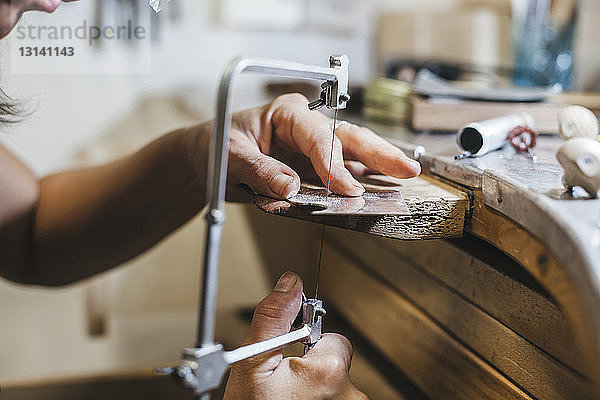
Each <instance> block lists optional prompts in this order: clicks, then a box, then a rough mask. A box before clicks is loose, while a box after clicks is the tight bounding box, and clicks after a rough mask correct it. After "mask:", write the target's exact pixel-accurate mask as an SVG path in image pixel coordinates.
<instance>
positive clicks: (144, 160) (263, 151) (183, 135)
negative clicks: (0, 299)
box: [0, 95, 420, 285]
mask: <svg viewBox="0 0 600 400" xmlns="http://www.w3.org/2000/svg"><path fill="white" fill-rule="evenodd" d="M307 103H308V100H307V99H306V98H304V97H302V96H300V95H285V96H281V97H279V98H278V99H276V100H275V101H274V102H272V103H270V104H267V105H266V106H264V107H259V108H255V109H252V110H247V111H243V112H240V113H238V114H236V115H235V116H234V118H233V123H232V129H231V142H230V143H231V145H230V158H229V174H228V186H229V188H230V189H233V188H235V187H238V186H240V185H246V186H249V187H250V188H251V189H253V190H254V191H255V192H258V193H260V194H263V195H265V196H270V197H274V198H288V197H290V196H293V195H294V194H296V193H297V191H298V189H299V187H300V177H299V176H298V174H297V173H296V170H294V168H292V167H293V165H292V166H290V165H288V164H285V163H284V162H282V161H279V160H277V159H276V158H274V156H275V154H277V155H278V156H279V157H280V158H281V159H286V158H287V156H289V155H293V154H295V155H300V156H301V157H300V158H301V161H302V164H309V165H312V167H313V168H314V170H315V171H316V173H317V175H318V176H319V177H320V178H321V180H322V181H324V182H326V181H327V166H328V161H329V150H328V149H329V146H330V144H331V136H330V135H331V131H330V128H329V119H328V118H326V117H325V116H324V115H323V114H321V113H318V112H310V111H309V110H308V108H307V107H306V104H307ZM210 129H211V124H210V123H205V124H201V125H198V126H195V127H191V128H187V129H182V130H178V131H175V132H172V133H170V134H167V135H165V136H163V137H162V138H160V139H158V140H156V141H154V142H152V143H151V144H149V145H148V146H146V147H145V148H143V149H142V150H140V151H138V152H136V153H134V154H132V155H130V156H128V157H126V158H123V159H121V160H118V161H115V162H112V163H110V164H106V165H103V166H99V167H95V168H88V169H81V170H76V171H70V172H63V173H59V174H55V175H51V176H48V177H46V178H43V179H42V180H41V181H39V182H38V180H37V179H36V178H35V177H34V176H33V174H32V173H31V172H30V171H29V170H27V168H26V167H25V166H24V165H23V164H22V163H20V162H19V161H18V160H16V159H15V158H14V157H13V156H12V155H11V154H10V153H8V152H7V151H6V150H5V149H3V148H2V147H0V275H1V276H3V277H5V278H8V279H11V280H14V281H16V282H22V283H29V284H41V285H64V284H69V283H72V282H76V281H78V280H81V279H85V278H87V277H90V276H92V275H94V274H97V273H99V272H102V271H105V270H107V269H110V268H112V267H114V266H116V265H118V264H120V263H122V262H124V261H127V260H129V259H131V258H133V257H135V256H137V255H139V254H141V253H142V252H144V251H145V250H147V249H149V248H150V247H152V246H153V245H154V244H156V243H157V242H159V241H160V240H161V239H163V238H164V237H165V236H167V235H168V234H169V233H171V232H173V231H174V230H175V229H177V228H178V227H180V226H181V225H183V224H184V223H185V222H186V221H188V220H189V219H190V218H192V217H193V216H194V215H196V214H197V213H198V212H199V211H200V210H201V209H202V207H203V205H204V197H205V193H204V192H205V181H206V164H207V153H208V144H209V140H210ZM349 159H350V160H354V161H353V162H354V163H353V164H352V167H350V166H349V165H345V164H344V162H345V160H349ZM350 170H352V172H354V173H355V174H360V173H368V172H373V171H375V172H380V173H385V174H389V175H392V176H395V177H398V178H410V177H413V176H416V175H418V174H419V172H420V166H419V164H418V163H417V162H415V161H412V160H409V159H408V158H407V157H406V156H405V155H404V153H403V152H402V151H400V150H399V149H397V148H396V147H394V146H392V145H391V144H389V143H388V142H386V141H385V140H383V139H381V138H380V137H378V136H377V135H375V134H374V133H373V132H371V131H369V130H368V129H365V128H360V127H358V126H355V125H350V124H348V125H343V126H342V127H340V129H338V131H336V140H335V145H334V151H333V163H332V178H331V190H332V191H333V192H335V193H338V194H342V195H347V196H360V195H361V194H362V193H363V192H364V188H362V186H361V185H360V183H358V181H356V180H355V179H354V178H353V177H352V174H351V172H350Z"/></svg>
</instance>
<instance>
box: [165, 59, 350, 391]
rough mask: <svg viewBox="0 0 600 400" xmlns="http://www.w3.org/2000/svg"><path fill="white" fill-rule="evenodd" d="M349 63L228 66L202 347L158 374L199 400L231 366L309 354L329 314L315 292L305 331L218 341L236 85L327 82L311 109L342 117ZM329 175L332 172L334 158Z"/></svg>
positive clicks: (212, 162) (307, 302) (216, 133)
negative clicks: (230, 344) (229, 347)
mask: <svg viewBox="0 0 600 400" xmlns="http://www.w3.org/2000/svg"><path fill="white" fill-rule="evenodd" d="M348 64H349V61H348V57H346V56H345V55H333V56H331V57H330V58H329V67H318V66H311V65H303V64H298V63H291V62H284V61H277V60H264V59H236V60H234V61H233V62H231V64H229V66H228V67H227V69H226V70H225V72H224V74H223V76H222V78H221V84H220V86H219V94H218V101H217V116H216V120H215V124H214V125H213V134H212V138H211V144H210V158H209V164H208V165H209V169H208V187H207V194H208V195H209V196H210V203H209V208H208V211H207V213H206V220H207V234H206V243H205V248H204V275H203V277H202V294H201V296H202V298H201V301H200V316H199V321H198V339H197V344H196V347H195V348H190V349H186V350H184V351H183V357H182V360H181V361H180V363H179V365H178V366H176V367H175V368H165V369H161V370H159V372H162V373H167V374H170V375H173V376H174V377H175V379H176V380H178V381H179V382H181V383H182V385H183V386H184V387H185V388H187V389H191V390H193V391H194V393H195V395H196V396H197V398H198V399H203V400H206V399H209V398H210V394H209V393H210V391H211V390H214V389H216V388H217V387H218V386H219V384H220V383H221V381H222V380H223V378H224V376H225V373H226V371H227V368H228V367H229V365H231V364H234V363H236V362H239V361H242V360H245V359H247V358H250V357H253V356H256V355H259V354H263V353H266V352H269V351H273V350H277V349H280V348H282V347H285V346H287V345H289V344H292V343H298V342H303V343H304V344H305V346H306V347H305V350H306V349H308V348H310V346H312V345H314V344H315V343H316V342H317V341H318V340H319V338H320V337H321V326H322V317H323V315H324V314H325V310H324V308H323V302H322V301H321V300H318V299H316V297H317V290H316V289H315V298H314V299H304V302H303V304H302V321H303V326H302V327H301V328H300V329H298V330H295V331H292V332H290V333H287V334H285V335H281V336H278V337H276V338H273V339H270V340H266V341H263V342H259V343H254V344H251V345H248V346H244V347H241V348H239V349H237V350H233V351H229V352H226V351H224V350H223V346H222V345H220V344H217V343H215V342H214V334H215V317H216V302H217V287H218V277H219V253H220V247H221V234H222V229H223V223H224V222H225V211H224V206H225V189H226V179H227V162H228V157H229V131H230V127H231V104H232V98H233V86H234V84H235V83H236V81H237V78H238V76H239V75H241V74H242V73H244V72H257V73H263V74H269V75H275V76H281V77H289V78H303V79H314V80H322V81H323V84H322V85H321V87H322V89H323V90H322V92H321V96H320V98H319V99H318V100H316V101H313V102H311V103H310V104H308V107H309V108H310V109H311V110H316V109H318V108H321V107H327V108H329V109H333V110H335V112H336V118H337V110H341V109H344V108H346V104H347V102H348V100H349V99H350V96H349V95H348ZM335 125H336V124H335V121H334V124H333V126H334V129H333V131H334V132H333V133H335ZM332 147H333V137H332ZM329 171H330V173H331V160H330V167H329ZM328 186H329V182H328ZM327 189H329V188H327ZM321 245H322V244H321ZM321 250H322V247H321ZM319 268H320V261H319ZM317 283H318V280H317Z"/></svg>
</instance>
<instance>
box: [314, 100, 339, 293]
mask: <svg viewBox="0 0 600 400" xmlns="http://www.w3.org/2000/svg"><path fill="white" fill-rule="evenodd" d="M337 117H338V110H337V109H336V110H335V111H334V112H333V124H332V128H331V148H330V150H329V169H328V170H327V188H326V189H325V190H326V191H325V203H326V205H327V206H328V205H329V187H330V184H331V166H332V165H333V145H334V143H335V128H336V126H337ZM324 242H325V224H321V244H320V246H319V262H318V264H317V278H316V282H315V297H314V298H315V299H318V297H317V296H318V295H319V278H320V276H321V262H322V260H323V243H324Z"/></svg>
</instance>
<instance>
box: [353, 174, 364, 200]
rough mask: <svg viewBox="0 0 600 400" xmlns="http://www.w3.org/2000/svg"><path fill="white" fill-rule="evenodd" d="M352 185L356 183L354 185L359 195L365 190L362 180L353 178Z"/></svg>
mask: <svg viewBox="0 0 600 400" xmlns="http://www.w3.org/2000/svg"><path fill="white" fill-rule="evenodd" d="M352 185H354V187H355V188H356V189H357V192H356V194H357V195H358V196H360V195H362V194H363V193H364V192H365V187H364V186H363V185H361V184H360V182H359V181H357V180H356V179H354V178H352Z"/></svg>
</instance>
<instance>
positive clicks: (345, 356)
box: [303, 333, 353, 372]
mask: <svg viewBox="0 0 600 400" xmlns="http://www.w3.org/2000/svg"><path fill="white" fill-rule="evenodd" d="M352 353H353V350H352V344H351V343H350V341H349V340H348V339H346V338H345V337H344V336H342V335H338V334H335V333H325V334H324V335H323V336H322V337H321V339H320V340H319V341H318V342H317V343H316V344H315V345H314V347H313V348H312V349H310V351H309V352H308V353H306V354H305V355H304V357H303V359H304V360H305V361H308V362H309V363H314V364H315V365H324V364H330V365H328V367H327V369H330V370H339V371H346V372H348V371H349V370H350V365H351V363H352Z"/></svg>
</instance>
